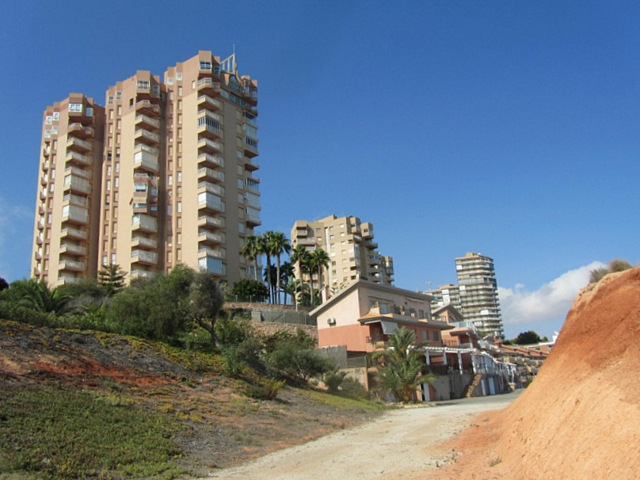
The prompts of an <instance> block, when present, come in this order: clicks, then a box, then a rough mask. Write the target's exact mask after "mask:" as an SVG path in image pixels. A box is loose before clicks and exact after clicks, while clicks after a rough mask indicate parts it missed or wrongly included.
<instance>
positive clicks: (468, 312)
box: [456, 253, 504, 338]
mask: <svg viewBox="0 0 640 480" xmlns="http://www.w3.org/2000/svg"><path fill="white" fill-rule="evenodd" d="M456 274H457V276H458V288H459V289H460V305H461V307H462V308H461V312H462V315H463V316H464V319H465V321H467V322H473V323H474V325H475V326H476V328H477V329H478V331H479V332H480V333H481V334H482V335H484V336H487V335H493V336H495V337H498V338H504V328H503V326H502V314H501V313H500V300H499V299H498V283H497V281H496V273H495V269H494V266H493V259H492V258H489V257H486V256H484V255H481V254H479V253H467V254H466V255H465V256H464V257H458V258H456Z"/></svg>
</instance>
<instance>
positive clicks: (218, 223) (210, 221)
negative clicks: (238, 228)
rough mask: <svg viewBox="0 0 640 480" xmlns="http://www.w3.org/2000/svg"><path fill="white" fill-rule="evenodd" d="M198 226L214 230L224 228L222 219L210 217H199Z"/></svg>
mask: <svg viewBox="0 0 640 480" xmlns="http://www.w3.org/2000/svg"><path fill="white" fill-rule="evenodd" d="M198 226H199V227H203V228H209V229H214V230H215V229H218V228H224V219H222V218H216V217H212V216H211V215H200V216H199V217H198Z"/></svg>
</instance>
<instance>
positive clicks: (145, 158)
mask: <svg viewBox="0 0 640 480" xmlns="http://www.w3.org/2000/svg"><path fill="white" fill-rule="evenodd" d="M133 164H134V166H135V168H136V169H137V170H145V171H147V172H150V173H158V171H159V169H160V167H159V165H158V157H157V156H155V155H152V154H151V153H148V152H146V151H144V150H139V151H137V152H136V153H134V154H133Z"/></svg>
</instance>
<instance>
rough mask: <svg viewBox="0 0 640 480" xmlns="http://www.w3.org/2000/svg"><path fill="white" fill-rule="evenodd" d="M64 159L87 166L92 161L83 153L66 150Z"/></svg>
mask: <svg viewBox="0 0 640 480" xmlns="http://www.w3.org/2000/svg"><path fill="white" fill-rule="evenodd" d="M65 160H66V161H67V162H68V163H75V164H76V165H82V166H88V165H91V164H92V163H93V161H92V159H91V157H89V156H87V155H83V154H81V153H78V152H67V156H66V157H65Z"/></svg>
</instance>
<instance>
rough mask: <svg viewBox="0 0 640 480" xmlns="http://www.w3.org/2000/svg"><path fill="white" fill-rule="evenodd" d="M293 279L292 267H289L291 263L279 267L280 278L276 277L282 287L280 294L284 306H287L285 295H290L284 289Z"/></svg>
mask: <svg viewBox="0 0 640 480" xmlns="http://www.w3.org/2000/svg"><path fill="white" fill-rule="evenodd" d="M293 277H294V272H293V265H291V262H284V263H283V264H282V265H281V266H280V276H279V277H278V280H280V285H281V286H282V292H283V293H284V301H283V303H284V304H285V305H286V304H287V294H289V293H292V292H291V291H290V290H288V289H287V288H286V287H287V285H289V282H290V281H291V280H292V279H293Z"/></svg>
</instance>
